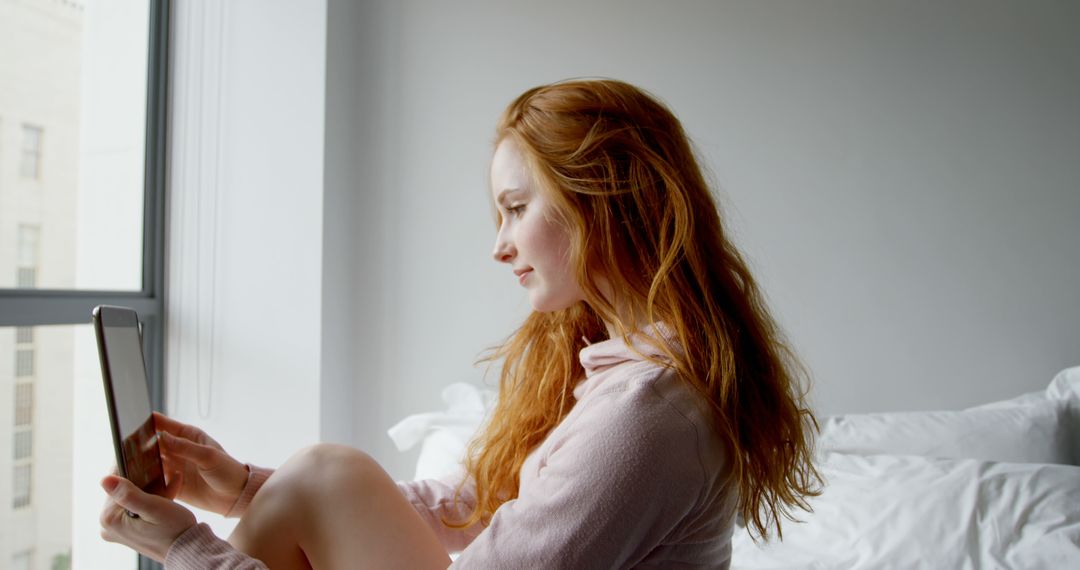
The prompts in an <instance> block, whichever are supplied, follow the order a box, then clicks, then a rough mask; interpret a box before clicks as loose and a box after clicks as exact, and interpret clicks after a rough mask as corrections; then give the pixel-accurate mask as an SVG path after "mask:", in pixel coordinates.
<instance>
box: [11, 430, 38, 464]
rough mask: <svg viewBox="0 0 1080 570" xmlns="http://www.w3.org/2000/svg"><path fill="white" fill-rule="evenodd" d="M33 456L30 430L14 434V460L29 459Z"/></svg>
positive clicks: (32, 436) (32, 433) (32, 437)
mask: <svg viewBox="0 0 1080 570" xmlns="http://www.w3.org/2000/svg"><path fill="white" fill-rule="evenodd" d="M32 455H34V432H33V430H30V429H25V430H22V431H17V432H15V454H14V456H13V458H14V459H16V460H19V459H29V458H30V457H31V456H32Z"/></svg>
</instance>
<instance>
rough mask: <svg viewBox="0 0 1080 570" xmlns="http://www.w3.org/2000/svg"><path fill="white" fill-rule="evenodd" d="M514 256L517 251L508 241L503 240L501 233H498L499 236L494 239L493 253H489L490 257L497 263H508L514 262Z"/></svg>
mask: <svg viewBox="0 0 1080 570" xmlns="http://www.w3.org/2000/svg"><path fill="white" fill-rule="evenodd" d="M515 255H517V250H516V249H514V246H513V244H511V243H510V242H509V241H508V240H505V239H503V237H502V232H500V233H499V236H498V237H496V238H495V251H493V252H491V256H492V257H493V258H495V261H498V262H499V263H510V262H511V261H513V260H514V256H515Z"/></svg>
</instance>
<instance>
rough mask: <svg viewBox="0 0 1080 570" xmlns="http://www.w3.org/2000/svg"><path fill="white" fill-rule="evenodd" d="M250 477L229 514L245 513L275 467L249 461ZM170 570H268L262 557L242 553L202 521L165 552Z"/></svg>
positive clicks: (238, 515)
mask: <svg viewBox="0 0 1080 570" xmlns="http://www.w3.org/2000/svg"><path fill="white" fill-rule="evenodd" d="M247 468H248V478H247V482H246V483H245V484H244V488H243V490H241V491H240V496H239V497H237V498H236V502H235V503H233V506H232V508H231V509H229V512H228V513H226V514H225V516H226V517H230V518H235V517H242V516H244V512H245V511H247V508H248V505H250V504H251V500H252V499H253V498H254V497H255V493H258V492H259V489H261V488H262V486H263V483H265V482H266V480H267V479H268V478H269V477H270V475H271V474H273V472H274V470H273V469H267V468H265V467H257V466H255V465H251V464H248V465H247ZM165 568H167V569H168V570H266V565H265V564H263V563H262V562H261V561H260V560H258V559H255V558H252V557H250V556H248V555H247V554H244V553H243V552H240V551H239V550H237V549H236V548H234V547H233V545H231V544H229V543H228V542H227V541H225V540H222V539H221V538H219V537H218V536H217V535H215V534H214V531H213V530H211V529H210V527H209V526H207V525H206V523H199V524H197V525H195V526H193V527H191V528H189V529H187V530H186V531H184V533H183V534H181V535H180V536H178V537H177V538H176V540H175V541H173V543H172V546H170V547H169V552H168V553H166V555H165Z"/></svg>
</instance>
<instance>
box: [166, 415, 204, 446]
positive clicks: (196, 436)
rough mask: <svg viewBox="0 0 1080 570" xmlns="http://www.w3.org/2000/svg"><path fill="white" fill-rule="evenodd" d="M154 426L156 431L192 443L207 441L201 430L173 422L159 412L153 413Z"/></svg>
mask: <svg viewBox="0 0 1080 570" xmlns="http://www.w3.org/2000/svg"><path fill="white" fill-rule="evenodd" d="M154 426H155V427H156V428H157V430H158V431H164V432H168V433H171V434H173V435H175V436H177V437H181V438H184V439H190V440H192V441H204V440H205V439H209V437H208V436H207V435H206V433H204V432H203V430H201V429H199V428H197V427H195V426H193V425H189V424H185V423H183V422H180V421H177V420H174V419H172V418H170V417H169V416H166V415H165V414H162V413H160V412H154Z"/></svg>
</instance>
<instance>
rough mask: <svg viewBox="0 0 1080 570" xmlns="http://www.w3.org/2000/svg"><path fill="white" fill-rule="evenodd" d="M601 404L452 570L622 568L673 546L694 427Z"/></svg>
mask: <svg viewBox="0 0 1080 570" xmlns="http://www.w3.org/2000/svg"><path fill="white" fill-rule="evenodd" d="M600 400H601V401H594V402H590V409H589V410H587V411H586V412H585V413H583V414H581V415H579V416H578V417H577V418H576V419H575V420H574V421H573V423H572V424H569V425H568V430H567V431H566V432H565V434H564V436H563V437H561V438H560V440H559V441H558V442H556V446H557V447H556V448H555V449H554V450H553V451H551V452H550V453H549V454H548V455H546V456H543V457H541V460H540V464H539V468H538V473H537V475H536V476H535V479H533V480H531V481H530V482H529V485H528V486H527V487H526V486H525V485H522V490H521V492H520V494H519V496H518V497H517V498H516V499H514V500H511V501H508V502H506V503H504V504H503V505H502V506H501V507H500V508H499V509H498V510H497V511H496V512H495V514H494V516H493V517H492V519H491V522H490V523H489V525H488V527H487V529H486V530H485V531H484V532H483V533H482V534H480V535H479V536H478V537H477V538H476V540H474V541H473V542H472V544H471V545H470V546H469V547H468V548H466V549H465V551H464V552H462V554H461V556H460V557H459V558H458V559H457V560H456V561H455V562H454V564H453V565H452V568H483V569H485V570H488V569H491V570H498V569H504V568H505V569H514V568H626V567H632V566H634V565H635V564H637V563H639V562H640V561H642V560H644V559H645V558H646V557H647V556H648V555H649V553H650V552H651V551H652V550H653V549H654V548H656V547H657V546H658V545H660V544H663V543H664V542H665V541H670V540H677V539H678V538H679V537H676V536H674V534H676V530H677V525H678V523H679V522H680V521H681V520H683V519H684V518H685V517H686V516H687V514H688V513H689V512H691V510H692V509H693V508H694V505H695V504H697V503H698V502H699V501H700V500H701V497H702V494H703V489H704V484H705V475H704V471H703V468H702V464H701V459H700V455H699V453H700V451H699V450H698V448H697V445H698V444H697V436H696V431H695V429H694V427H693V425H691V424H690V423H689V422H687V421H686V419H685V418H684V417H682V416H681V415H680V414H679V412H678V411H676V410H674V409H671V408H670V407H667V406H665V405H663V404H661V405H654V406H647V407H645V408H644V409H642V408H641V407H639V406H633V405H631V406H626V405H624V404H622V403H620V401H619V400H620V399H619V397H618V396H617V395H616V396H604V397H603V398H601V399H600ZM568 419H569V418H568Z"/></svg>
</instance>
